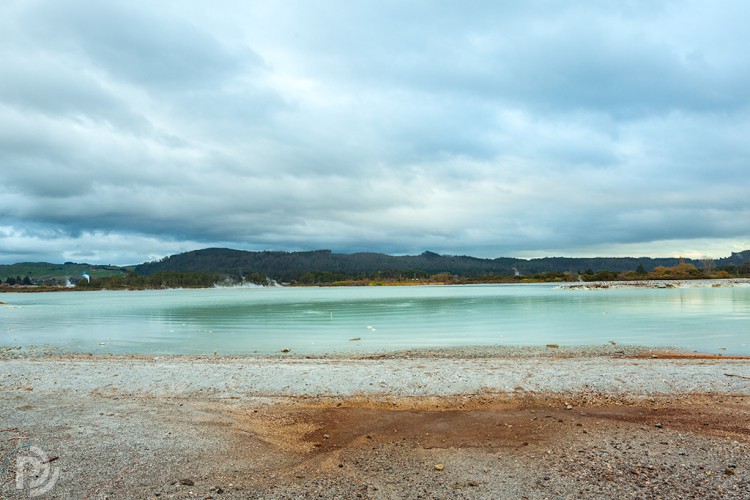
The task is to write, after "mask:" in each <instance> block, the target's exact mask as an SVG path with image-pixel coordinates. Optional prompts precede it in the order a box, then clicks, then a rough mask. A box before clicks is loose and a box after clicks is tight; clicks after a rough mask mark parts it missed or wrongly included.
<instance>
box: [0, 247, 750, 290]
mask: <svg viewBox="0 0 750 500" xmlns="http://www.w3.org/2000/svg"><path fill="white" fill-rule="evenodd" d="M678 262H679V259H676V258H650V257H638V258H634V257H597V258H574V257H544V258H540V259H517V258H512V257H500V258H495V259H482V258H477V257H470V256H466V255H440V254H437V253H434V252H429V251H427V252H423V253H421V254H419V255H405V256H393V255H387V254H382V253H352V254H339V253H333V252H332V251H330V250H315V251H309V252H280V251H264V252H248V251H243V250H232V249H228V248H206V249H203V250H194V251H192V252H185V253H180V254H176V255H172V256H169V257H165V258H164V259H161V260H158V261H154V262H146V263H143V264H140V265H138V266H135V267H127V268H125V267H118V266H101V265H91V264H82V263H74V262H66V263H64V264H51V263H48V262H21V263H18V264H10V265H0V281H3V282H4V281H5V280H6V279H7V278H9V277H10V278H17V277H20V278H25V277H29V278H30V279H31V281H32V282H34V283H37V284H41V283H43V282H47V281H49V282H53V283H54V282H58V283H64V282H65V281H66V280H68V279H70V280H72V281H77V280H80V279H81V277H82V275H83V274H84V273H87V274H89V276H91V278H94V279H96V278H108V277H113V276H114V277H116V276H123V277H124V276H126V275H127V274H128V273H130V272H135V273H136V274H137V275H140V276H151V275H154V274H156V273H165V272H166V273H169V272H177V273H213V274H220V275H224V276H230V277H233V278H239V277H240V276H242V277H244V278H246V279H256V280H258V282H262V281H264V279H265V278H266V277H268V278H271V279H274V280H276V281H279V282H292V281H302V282H305V278H306V277H307V278H309V277H310V275H318V277H319V275H321V274H327V275H328V278H329V279H328V280H327V281H333V280H334V279H349V278H351V277H356V276H369V277H374V276H375V277H377V276H381V277H382V278H384V279H387V278H396V279H411V278H424V277H426V276H430V275H435V274H439V273H449V274H451V275H456V276H459V277H461V278H483V277H488V276H514V275H522V276H534V275H539V274H545V273H571V274H578V273H585V272H587V271H591V272H593V273H597V272H599V271H613V272H616V273H620V272H624V271H635V270H636V269H638V268H639V266H642V267H643V269H644V270H645V271H652V270H653V269H654V268H656V267H658V266H663V267H672V266H675V265H676V264H678ZM685 262H686V263H689V264H694V265H695V266H696V267H698V268H699V269H703V268H704V267H705V266H706V265H710V266H712V267H713V268H715V269H721V268H722V267H727V266H730V267H734V268H741V269H740V270H741V272H743V273H747V272H750V269H749V268H750V250H745V251H743V252H737V253H732V254H731V255H730V256H729V257H726V258H723V259H716V260H713V261H711V262H708V263H704V262H702V261H698V260H691V259H685ZM317 280H318V279H317V278H315V279H314V280H313V281H317ZM324 281H326V280H324ZM308 282H309V280H308Z"/></svg>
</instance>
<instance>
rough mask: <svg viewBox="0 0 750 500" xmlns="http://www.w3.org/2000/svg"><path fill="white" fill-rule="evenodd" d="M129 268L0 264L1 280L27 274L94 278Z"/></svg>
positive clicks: (33, 277) (38, 277)
mask: <svg viewBox="0 0 750 500" xmlns="http://www.w3.org/2000/svg"><path fill="white" fill-rule="evenodd" d="M126 272H127V270H126V269H125V268H122V267H117V266H94V265H90V264H72V263H67V264H50V263H49V262H19V263H17V264H0V281H5V280H6V278H8V277H13V278H15V277H17V276H20V277H21V278H24V277H26V276H28V277H29V279H31V280H51V279H54V280H59V281H64V280H66V279H68V278H73V279H80V278H81V277H82V276H83V273H87V274H88V275H89V276H91V277H92V278H104V277H108V276H120V275H122V274H125V273H126Z"/></svg>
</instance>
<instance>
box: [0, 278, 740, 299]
mask: <svg viewBox="0 0 750 500" xmlns="http://www.w3.org/2000/svg"><path fill="white" fill-rule="evenodd" d="M544 284H546V285H554V286H557V287H558V288H560V289H563V290H606V289H620V288H665V289H666V288H709V287H711V288H726V287H734V286H750V278H695V279H685V278H680V279H658V280H657V279H638V280H611V281H544V280H528V279H527V280H523V281H518V280H508V281H499V280H492V281H489V280H488V281H481V280H479V281H474V280H472V281H470V282H463V281H455V282H428V281H425V282H400V281H399V282H378V283H360V282H356V283H355V282H346V283H318V284H310V285H300V284H293V285H292V284H285V285H254V286H245V285H235V286H221V285H215V286H210V287H163V288H162V287H159V288H157V287H154V288H140V287H134V288H127V287H125V288H88V287H76V286H74V287H45V286H36V285H31V286H19V285H14V286H2V287H0V293H58V292H115V291H133V292H139V291H162V290H164V291H166V290H214V289H244V288H247V289H263V288H337V287H356V288H361V287H414V286H448V287H454V286H473V285H485V286H486V285H498V286H500V285H544ZM0 304H1V303H0Z"/></svg>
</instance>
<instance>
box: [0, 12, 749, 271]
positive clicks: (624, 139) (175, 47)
mask: <svg viewBox="0 0 750 500" xmlns="http://www.w3.org/2000/svg"><path fill="white" fill-rule="evenodd" d="M0 9H2V11H3V12H2V14H3V15H2V16H0V32H2V34H1V35H0V56H1V57H2V58H3V61H4V65H3V66H2V68H0V169H1V170H2V174H3V175H2V179H3V182H2V183H0V217H1V220H0V225H1V226H2V227H3V228H4V229H3V232H2V233H1V234H0V238H2V240H1V241H2V245H0V260H1V261H6V262H8V261H15V260H29V259H30V258H31V257H32V256H34V258H37V257H38V258H42V257H44V260H56V261H59V260H60V259H62V258H65V259H66V260H85V259H84V258H83V257H85V256H88V257H86V258H87V259H90V260H91V261H92V262H105V263H133V262H138V261H142V260H148V259H150V258H153V257H160V256H163V255H166V254H169V253H173V252H175V251H181V250H185V249H191V248H200V247H203V246H231V247H235V248H246V249H255V250H260V249H289V250H298V249H313V248H332V249H334V250H337V251H355V250H356V251H359V250H375V251H384V252H390V253H412V252H416V253H418V252H421V251H423V250H425V249H430V250H434V251H440V252H446V253H468V254H476V255H484V256H501V255H521V256H532V255H534V256H538V255H544V254H558V255H559V254H562V253H563V251H565V252H569V253H571V254H576V255H590V254H592V253H596V254H600V255H602V254H611V255H623V254H624V253H623V252H628V253H631V252H632V254H645V253H654V252H656V253H658V252H659V251H664V252H667V253H669V254H674V253H677V254H679V253H680V252H679V245H683V246H685V247H690V248H692V249H693V250H691V251H697V250H695V248H696V246H700V245H703V246H704V247H705V248H707V249H708V248H710V249H711V251H713V252H718V255H717V256H721V255H725V254H728V253H729V252H730V251H737V250H742V249H744V248H742V246H743V245H745V246H750V217H748V212H749V211H750V203H749V202H748V201H747V193H746V191H747V189H746V186H747V182H746V177H747V174H746V170H747V164H748V160H750V146H748V145H747V140H746V138H747V137H748V135H749V134H750V113H749V110H750V101H749V97H750V91H748V90H747V89H750V81H749V80H750V63H749V62H748V61H747V58H746V57H745V56H744V53H743V47H744V45H745V43H744V42H745V41H746V38H747V37H746V27H745V26H746V24H747V21H750V8H748V7H747V6H746V5H745V4H744V3H743V2H733V1H729V0H726V1H722V2H720V3H719V4H712V5H711V6H707V5H705V4H703V3H700V2H684V3H680V4H677V3H674V2H666V1H665V2H639V1H636V2H625V3H623V2H597V3H594V4H592V3H591V2H566V3H564V4H557V3H550V2H544V1H539V2H525V3H524V4H523V5H510V4H506V3H497V2H486V3H479V4H475V5H473V7H472V8H471V9H468V8H467V7H466V5H465V4H461V3H458V2H448V3H443V4H441V5H439V6H436V5H435V4H433V3H427V2H409V3H407V4H405V3H403V2H382V3H378V4H361V3H347V2H336V1H331V2H322V3H314V4H313V3H309V2H289V3H287V2H285V3H284V4H275V3H267V2H233V1H228V0H227V1H221V2H218V3H217V4H216V5H213V4H212V6H211V7H210V8H209V7H207V6H206V5H204V4H202V3H200V2H160V3H158V4H153V3H148V2H140V1H135V2H106V3H102V2H94V1H86V0H76V1H73V2H66V3H58V2H51V1H45V0H39V1H36V2H9V3H6V4H5V5H4V6H3V7H1V8H0ZM118 248H121V251H120V253H119V256H118ZM722 248H726V251H721V249H722ZM71 252H74V253H75V255H79V256H80V257H81V258H68V257H63V256H62V255H63V254H65V255H68V256H70V255H71ZM707 252H708V250H707ZM686 253H687V252H686ZM24 256H27V257H28V258H25V257H24Z"/></svg>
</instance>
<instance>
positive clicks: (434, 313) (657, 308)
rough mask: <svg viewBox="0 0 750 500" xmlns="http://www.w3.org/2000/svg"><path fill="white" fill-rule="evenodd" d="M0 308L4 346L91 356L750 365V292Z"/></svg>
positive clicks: (133, 295)
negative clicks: (512, 357)
mask: <svg viewBox="0 0 750 500" xmlns="http://www.w3.org/2000/svg"><path fill="white" fill-rule="evenodd" d="M0 300H2V301H4V302H6V303H7V304H8V305H7V306H0V345H3V346H18V345H26V346H28V345H52V346H58V347H61V348H63V349H65V350H66V351H70V352H82V353H87V352H92V353H140V354H211V353H214V352H218V353H219V354H252V353H258V354H267V353H275V352H279V350H280V349H282V348H289V349H291V350H292V351H293V352H296V353H342V352H373V351H382V350H392V349H406V348H418V347H445V346H467V345H502V344H505V345H544V344H549V343H555V344H559V345H591V344H606V343H608V342H609V341H615V342H617V343H618V344H638V345H647V346H663V345H673V346H678V347H681V348H685V349H689V350H699V351H704V352H712V353H725V354H750V287H734V288H678V289H619V290H617V289H611V290H597V291H585V290H560V289H558V288H556V287H555V286H552V285H499V286H489V285H487V286H450V287H445V286H442V287H441V286H435V287H353V288H233V289H207V290H163V291H140V292H135V291H132V292H106V291H104V292H80V293H75V292H71V293H32V294H14V293H7V294H3V295H0ZM357 337H359V338H361V340H359V341H351V340H350V339H352V338H357ZM102 343H103V344H104V345H101V344H102ZM720 348H725V350H720Z"/></svg>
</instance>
